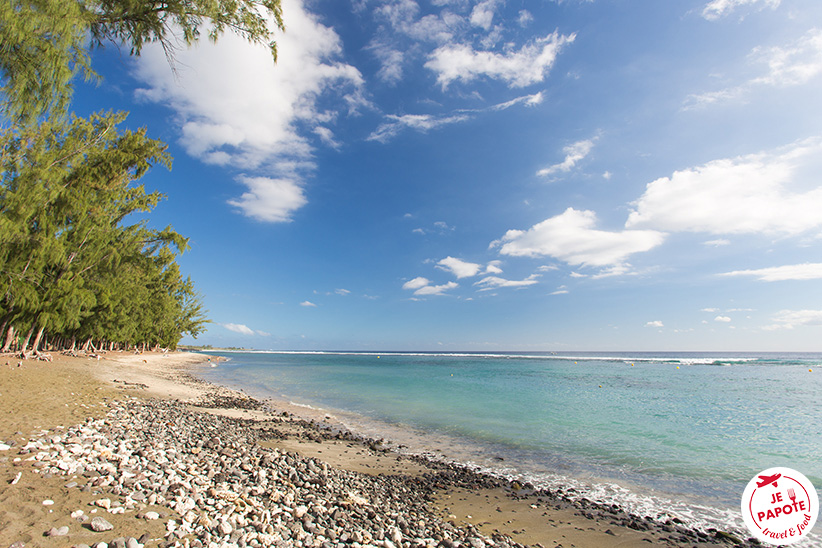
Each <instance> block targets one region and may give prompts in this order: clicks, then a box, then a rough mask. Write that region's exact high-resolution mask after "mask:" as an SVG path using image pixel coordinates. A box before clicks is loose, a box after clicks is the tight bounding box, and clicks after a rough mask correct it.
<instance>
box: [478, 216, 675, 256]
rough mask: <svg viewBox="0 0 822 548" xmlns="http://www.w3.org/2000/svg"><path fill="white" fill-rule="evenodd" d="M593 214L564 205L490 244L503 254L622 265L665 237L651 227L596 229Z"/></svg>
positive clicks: (656, 244) (654, 245)
mask: <svg viewBox="0 0 822 548" xmlns="http://www.w3.org/2000/svg"><path fill="white" fill-rule="evenodd" d="M595 225H596V214H595V213H594V212H593V211H579V210H576V209H574V208H570V207H569V208H568V209H566V210H565V212H563V213H562V214H560V215H557V216H555V217H551V218H549V219H546V220H544V221H542V222H541V223H537V224H536V225H534V226H532V227H531V228H530V229H528V230H527V231H523V230H509V231H508V232H507V233H506V234H505V236H503V237H502V238H501V239H500V240H497V241H495V242H492V244H491V246H492V247H496V246H498V245H500V246H501V247H500V253H501V254H503V255H513V256H524V257H539V256H550V257H554V258H556V259H559V260H561V261H564V262H566V263H568V264H571V265H587V266H602V267H604V266H610V267H615V266H622V265H623V263H624V261H625V260H626V259H627V258H628V256H630V255H632V254H634V253H641V252H643V251H648V250H650V249H653V248H654V247H656V246H658V245H660V244H661V243H662V241H663V240H664V238H665V235H664V234H662V233H661V232H656V231H653V230H623V231H621V232H608V231H604V230H596V229H595V228H594V227H595Z"/></svg>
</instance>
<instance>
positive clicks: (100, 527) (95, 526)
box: [91, 516, 114, 533]
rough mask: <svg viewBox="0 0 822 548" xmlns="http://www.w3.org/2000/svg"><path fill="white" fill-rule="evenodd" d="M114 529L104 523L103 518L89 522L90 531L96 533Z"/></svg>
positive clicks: (106, 522) (107, 523)
mask: <svg viewBox="0 0 822 548" xmlns="http://www.w3.org/2000/svg"><path fill="white" fill-rule="evenodd" d="M112 529H114V526H113V525H112V524H110V523H109V522H108V521H106V519H105V518H101V517H99V516H98V517H96V518H94V519H92V520H91V530H92V531H96V532H98V533H100V532H102V531H111V530H112Z"/></svg>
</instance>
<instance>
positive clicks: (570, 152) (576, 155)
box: [537, 138, 596, 177]
mask: <svg viewBox="0 0 822 548" xmlns="http://www.w3.org/2000/svg"><path fill="white" fill-rule="evenodd" d="M595 141H596V138H593V139H586V140H584V141H577V142H576V143H573V144H570V145H568V146H567V147H564V148H563V149H562V152H563V153H564V154H565V159H564V160H562V162H560V163H558V164H554V165H552V166H549V167H546V168H544V169H540V170H539V171H538V172H537V175H539V176H540V177H547V176H550V175H555V174H557V173H560V172H562V173H567V172H569V171H571V170H572V169H573V168H574V167H575V166H576V165H577V163H578V162H579V161H580V160H582V159H584V158H585V157H586V156H588V154H590V153H591V150H592V149H593V148H594V142H595Z"/></svg>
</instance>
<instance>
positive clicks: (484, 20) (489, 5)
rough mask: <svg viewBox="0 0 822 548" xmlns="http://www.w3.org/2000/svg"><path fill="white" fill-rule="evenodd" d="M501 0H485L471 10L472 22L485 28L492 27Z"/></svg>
mask: <svg viewBox="0 0 822 548" xmlns="http://www.w3.org/2000/svg"><path fill="white" fill-rule="evenodd" d="M498 4H499V0H483V1H482V2H479V3H478V4H476V5H475V6H474V9H473V10H471V24H472V25H474V26H475V27H481V28H483V29H485V30H489V29H490V28H491V24H492V23H493V22H494V15H495V12H496V9H497V5H498Z"/></svg>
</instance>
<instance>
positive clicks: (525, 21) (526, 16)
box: [517, 10, 534, 28]
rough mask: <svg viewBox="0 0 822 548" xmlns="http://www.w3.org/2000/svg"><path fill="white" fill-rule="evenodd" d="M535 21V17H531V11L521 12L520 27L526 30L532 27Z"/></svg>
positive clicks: (518, 18)
mask: <svg viewBox="0 0 822 548" xmlns="http://www.w3.org/2000/svg"><path fill="white" fill-rule="evenodd" d="M533 20H534V16H533V15H531V12H530V11H528V10H520V12H519V17H517V22H518V23H519V26H521V27H523V28H525V27H527V26H528V25H530V24H531V22H532V21H533Z"/></svg>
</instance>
